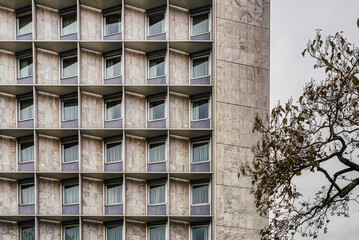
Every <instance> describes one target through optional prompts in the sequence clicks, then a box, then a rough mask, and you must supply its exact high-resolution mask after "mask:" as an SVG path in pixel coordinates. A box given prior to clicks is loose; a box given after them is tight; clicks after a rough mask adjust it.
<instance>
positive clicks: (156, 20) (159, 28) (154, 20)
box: [149, 14, 165, 35]
mask: <svg viewBox="0 0 359 240" xmlns="http://www.w3.org/2000/svg"><path fill="white" fill-rule="evenodd" d="M164 19H165V16H164V14H160V15H155V16H151V17H149V35H155V34H159V33H163V32H164V31H165V20H164Z"/></svg>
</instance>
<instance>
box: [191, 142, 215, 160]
mask: <svg viewBox="0 0 359 240" xmlns="http://www.w3.org/2000/svg"><path fill="white" fill-rule="evenodd" d="M205 142H206V143H208V158H209V159H208V160H207V161H203V162H193V152H194V150H193V149H194V148H193V145H194V144H200V143H205ZM190 154H191V164H201V163H209V162H211V157H212V156H211V140H210V139H208V140H203V141H195V142H191V150H190Z"/></svg>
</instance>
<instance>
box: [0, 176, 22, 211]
mask: <svg viewBox="0 0 359 240" xmlns="http://www.w3.org/2000/svg"><path fill="white" fill-rule="evenodd" d="M17 190H18V185H17V183H16V182H13V181H7V180H2V179H0V192H1V193H6V194H1V198H0V213H1V215H16V214H17V213H18V211H17V201H16V199H17Z"/></svg>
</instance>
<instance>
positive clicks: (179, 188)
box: [169, 179, 189, 216]
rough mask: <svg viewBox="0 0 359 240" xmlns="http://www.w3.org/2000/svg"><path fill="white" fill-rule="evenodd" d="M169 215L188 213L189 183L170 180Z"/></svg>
mask: <svg viewBox="0 0 359 240" xmlns="http://www.w3.org/2000/svg"><path fill="white" fill-rule="evenodd" d="M169 194H170V196H169V198H170V215H174V216H180V215H189V183H188V182H183V181H177V180H174V179H171V180H170V190H169Z"/></svg>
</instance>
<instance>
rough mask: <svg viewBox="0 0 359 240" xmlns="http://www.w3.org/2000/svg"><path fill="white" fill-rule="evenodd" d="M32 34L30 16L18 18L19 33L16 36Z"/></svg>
mask: <svg viewBox="0 0 359 240" xmlns="http://www.w3.org/2000/svg"><path fill="white" fill-rule="evenodd" d="M31 32H32V16H31V14H30V15H26V16H23V17H19V33H18V35H19V36H20V35H24V34H28V33H31Z"/></svg>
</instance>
